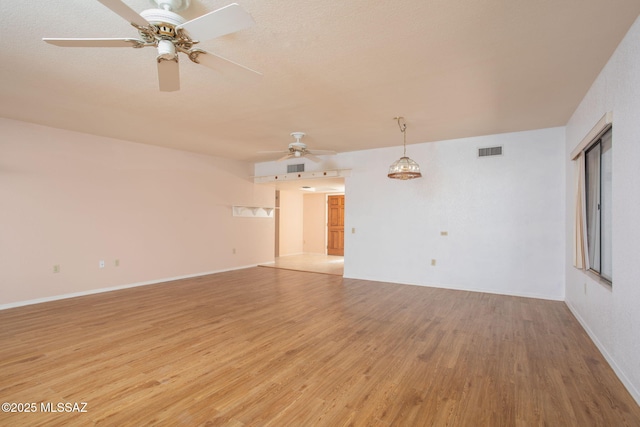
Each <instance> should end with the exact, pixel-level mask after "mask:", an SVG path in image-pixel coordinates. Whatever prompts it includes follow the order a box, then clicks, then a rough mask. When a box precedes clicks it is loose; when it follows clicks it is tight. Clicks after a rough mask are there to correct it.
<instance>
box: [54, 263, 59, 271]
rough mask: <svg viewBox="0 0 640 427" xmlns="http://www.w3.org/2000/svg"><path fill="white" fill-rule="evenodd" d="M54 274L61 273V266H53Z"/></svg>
mask: <svg viewBox="0 0 640 427" xmlns="http://www.w3.org/2000/svg"><path fill="white" fill-rule="evenodd" d="M53 272H54V273H60V265H59V264H56V265H54V266H53Z"/></svg>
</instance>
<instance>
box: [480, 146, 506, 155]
mask: <svg viewBox="0 0 640 427" xmlns="http://www.w3.org/2000/svg"><path fill="white" fill-rule="evenodd" d="M488 156H502V146H501V145H500V146H498V147H485V148H478V157H488Z"/></svg>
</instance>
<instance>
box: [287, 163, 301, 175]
mask: <svg viewBox="0 0 640 427" xmlns="http://www.w3.org/2000/svg"><path fill="white" fill-rule="evenodd" d="M294 172H304V163H300V164H299V165H287V173H294Z"/></svg>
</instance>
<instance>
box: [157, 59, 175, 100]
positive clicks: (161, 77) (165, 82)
mask: <svg viewBox="0 0 640 427" xmlns="http://www.w3.org/2000/svg"><path fill="white" fill-rule="evenodd" d="M158 84H159V85H160V91H161V92H175V91H176V90H180V69H179V68H178V61H177V60H175V61H174V60H170V59H169V60H165V59H159V60H158Z"/></svg>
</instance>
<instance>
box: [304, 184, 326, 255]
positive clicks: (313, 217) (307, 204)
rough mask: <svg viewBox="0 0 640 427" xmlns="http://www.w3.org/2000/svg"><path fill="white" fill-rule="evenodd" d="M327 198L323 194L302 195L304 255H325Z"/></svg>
mask: <svg viewBox="0 0 640 427" xmlns="http://www.w3.org/2000/svg"><path fill="white" fill-rule="evenodd" d="M326 200H327V197H326V195H325V194H305V195H304V219H303V250H304V253H310V254H326V253H327V250H326V248H327V244H326V235H327V227H326V224H327V215H326V212H327V201H326Z"/></svg>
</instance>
